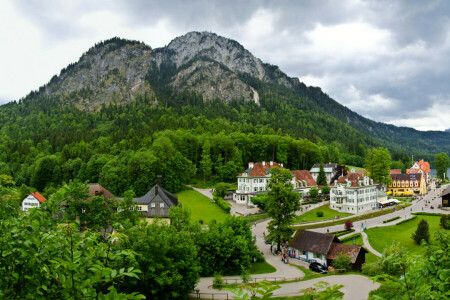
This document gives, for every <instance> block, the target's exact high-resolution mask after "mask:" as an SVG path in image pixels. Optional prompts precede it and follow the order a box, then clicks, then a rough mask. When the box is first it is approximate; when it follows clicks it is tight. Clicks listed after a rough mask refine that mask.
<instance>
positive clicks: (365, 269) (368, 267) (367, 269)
mask: <svg viewBox="0 0 450 300" xmlns="http://www.w3.org/2000/svg"><path fill="white" fill-rule="evenodd" d="M362 273H363V274H364V275H367V276H377V275H380V273H381V268H380V265H379V264H378V263H371V264H368V263H365V264H364V265H363V266H362Z"/></svg>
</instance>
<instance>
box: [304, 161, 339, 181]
mask: <svg viewBox="0 0 450 300" xmlns="http://www.w3.org/2000/svg"><path fill="white" fill-rule="evenodd" d="M337 167H338V164H335V163H333V164H332V163H328V164H323V171H324V172H325V176H326V177H327V184H330V183H331V179H332V178H333V177H334V176H335V175H336V174H337V172H338V171H337ZM319 171H320V164H315V165H314V166H313V167H312V168H311V170H310V171H309V172H310V173H311V175H312V177H313V178H314V181H315V182H317V177H318V176H319Z"/></svg>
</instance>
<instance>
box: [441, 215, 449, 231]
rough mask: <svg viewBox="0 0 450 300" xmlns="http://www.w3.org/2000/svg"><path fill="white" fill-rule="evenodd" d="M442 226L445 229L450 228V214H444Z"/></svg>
mask: <svg viewBox="0 0 450 300" xmlns="http://www.w3.org/2000/svg"><path fill="white" fill-rule="evenodd" d="M441 227H442V228H444V229H450V215H442V217H441Z"/></svg>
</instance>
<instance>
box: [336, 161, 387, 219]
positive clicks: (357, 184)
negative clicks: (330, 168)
mask: <svg viewBox="0 0 450 300" xmlns="http://www.w3.org/2000/svg"><path fill="white" fill-rule="evenodd" d="M377 200H378V197H377V185H376V184H375V183H374V182H373V179H370V178H369V177H368V176H365V175H362V174H361V173H356V172H355V171H354V170H351V171H350V172H349V173H348V174H347V175H346V176H342V177H340V178H339V179H338V180H337V181H335V182H334V183H332V184H331V185H330V208H331V209H334V210H337V211H342V212H347V213H354V214H356V213H361V212H365V211H369V210H373V209H376V208H377Z"/></svg>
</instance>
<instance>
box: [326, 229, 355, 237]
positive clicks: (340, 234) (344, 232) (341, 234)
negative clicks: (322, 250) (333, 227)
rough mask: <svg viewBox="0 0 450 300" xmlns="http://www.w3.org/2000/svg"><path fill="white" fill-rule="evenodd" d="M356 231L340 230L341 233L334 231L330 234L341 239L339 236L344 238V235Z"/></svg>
mask: <svg viewBox="0 0 450 300" xmlns="http://www.w3.org/2000/svg"><path fill="white" fill-rule="evenodd" d="M354 231H355V229H350V230H339V231H333V232H330V234H334V235H336V236H337V237H339V236H343V235H346V234H349V233H351V232H354Z"/></svg>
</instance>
